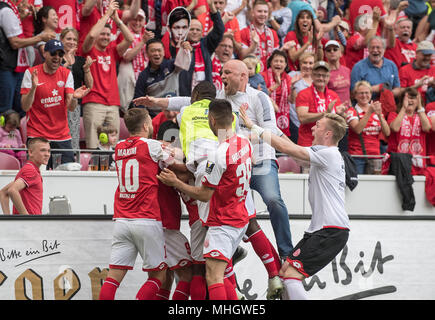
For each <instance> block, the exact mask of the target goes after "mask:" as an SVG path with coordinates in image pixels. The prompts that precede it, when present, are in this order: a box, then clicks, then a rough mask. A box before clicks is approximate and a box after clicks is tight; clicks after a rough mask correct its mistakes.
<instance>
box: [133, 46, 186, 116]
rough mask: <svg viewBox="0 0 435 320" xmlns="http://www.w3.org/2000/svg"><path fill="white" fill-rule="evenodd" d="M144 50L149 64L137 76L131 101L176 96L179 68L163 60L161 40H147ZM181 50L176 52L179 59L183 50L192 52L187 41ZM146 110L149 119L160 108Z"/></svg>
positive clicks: (163, 51) (172, 61) (177, 92)
mask: <svg viewBox="0 0 435 320" xmlns="http://www.w3.org/2000/svg"><path fill="white" fill-rule="evenodd" d="M146 48H147V56H148V58H149V64H148V66H147V67H146V68H145V70H144V71H142V72H141V73H140V74H139V77H138V79H137V82H136V87H135V89H134V95H133V99H136V98H139V97H143V96H152V97H167V96H178V95H179V88H178V86H179V75H180V72H181V70H182V69H181V67H180V66H178V65H176V63H175V61H176V60H174V59H171V60H168V59H165V58H164V55H165V49H164V46H163V42H162V41H161V40H158V39H150V40H148V42H147V43H146ZM181 48H182V50H178V53H177V56H180V57H181V56H182V55H183V54H184V50H187V51H192V47H191V46H190V44H189V42H188V41H184V42H183V43H182V44H181ZM187 65H190V61H187ZM138 106H140V105H138ZM131 107H132V104H130V108H131ZM147 109H148V111H149V114H150V116H151V118H154V117H155V116H156V115H157V114H158V113H159V112H160V108H154V107H147Z"/></svg>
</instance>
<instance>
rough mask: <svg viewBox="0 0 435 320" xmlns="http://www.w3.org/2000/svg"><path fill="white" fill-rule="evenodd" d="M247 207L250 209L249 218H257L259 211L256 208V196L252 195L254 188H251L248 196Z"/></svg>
mask: <svg viewBox="0 0 435 320" xmlns="http://www.w3.org/2000/svg"><path fill="white" fill-rule="evenodd" d="M245 208H246V210H247V211H248V217H249V219H252V218H255V217H256V216H257V211H256V210H255V203H254V197H253V196H252V190H249V191H248V194H247V196H246V200H245Z"/></svg>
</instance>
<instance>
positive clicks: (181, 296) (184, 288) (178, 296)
mask: <svg viewBox="0 0 435 320" xmlns="http://www.w3.org/2000/svg"><path fill="white" fill-rule="evenodd" d="M189 294H190V282H187V281H179V282H178V284H177V287H176V288H175V291H174V294H173V295H172V300H189Z"/></svg>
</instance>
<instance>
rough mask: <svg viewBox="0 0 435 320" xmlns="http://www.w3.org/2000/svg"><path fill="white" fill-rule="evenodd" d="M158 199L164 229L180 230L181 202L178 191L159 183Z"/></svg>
mask: <svg viewBox="0 0 435 320" xmlns="http://www.w3.org/2000/svg"><path fill="white" fill-rule="evenodd" d="M158 197H159V206H160V214H161V217H162V224H163V228H165V229H168V230H180V224H181V202H180V195H179V194H178V192H177V190H176V189H174V188H173V187H170V186H167V185H166V184H164V183H162V182H160V181H159V189H158Z"/></svg>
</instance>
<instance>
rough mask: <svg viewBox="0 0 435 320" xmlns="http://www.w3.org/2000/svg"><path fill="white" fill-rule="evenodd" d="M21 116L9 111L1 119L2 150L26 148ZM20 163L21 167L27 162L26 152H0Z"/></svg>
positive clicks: (0, 141)
mask: <svg viewBox="0 0 435 320" xmlns="http://www.w3.org/2000/svg"><path fill="white" fill-rule="evenodd" d="M19 127H20V115H19V114H18V113H17V112H15V111H12V110H10V111H7V112H5V113H4V114H3V115H2V116H1V118H0V148H26V145H25V144H24V143H23V139H22V137H21V133H20V130H19V129H18V128H19ZM0 151H1V152H4V153H7V154H10V155H12V156H14V157H15V158H17V159H18V160H19V161H20V164H21V166H23V165H24V163H25V162H26V160H27V154H26V151H16V150H0Z"/></svg>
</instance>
